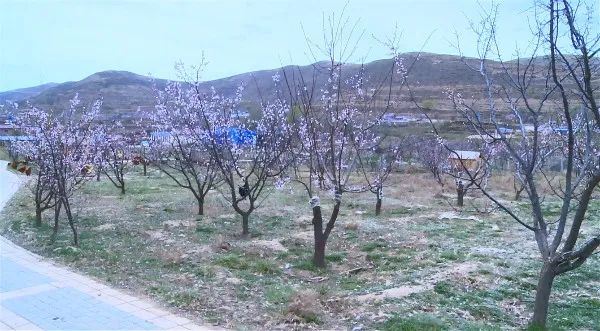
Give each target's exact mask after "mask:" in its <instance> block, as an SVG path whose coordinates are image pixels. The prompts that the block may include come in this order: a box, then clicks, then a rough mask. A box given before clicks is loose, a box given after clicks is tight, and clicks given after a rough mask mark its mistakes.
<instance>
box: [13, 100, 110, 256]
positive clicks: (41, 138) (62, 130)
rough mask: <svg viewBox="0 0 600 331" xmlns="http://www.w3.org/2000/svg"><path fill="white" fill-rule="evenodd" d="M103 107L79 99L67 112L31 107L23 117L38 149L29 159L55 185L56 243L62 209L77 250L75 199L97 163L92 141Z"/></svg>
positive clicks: (65, 110)
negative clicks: (73, 204) (73, 206)
mask: <svg viewBox="0 0 600 331" xmlns="http://www.w3.org/2000/svg"><path fill="white" fill-rule="evenodd" d="M101 105H102V103H101V102H100V101H96V102H94V103H93V104H92V105H90V106H89V107H85V106H82V105H81V103H80V100H79V98H78V96H77V95H75V97H74V98H73V99H71V101H70V104H69V107H67V108H66V109H63V110H52V111H45V110H42V109H40V108H36V107H31V108H30V109H27V110H24V111H23V112H21V115H20V123H22V125H23V127H24V131H25V133H26V134H27V135H28V136H30V137H31V138H32V140H33V141H34V142H35V143H34V144H32V146H34V145H35V146H36V147H35V148H30V149H28V150H26V151H25V155H27V156H28V157H29V158H30V159H31V160H32V161H33V162H34V163H39V164H42V165H43V166H44V167H47V168H46V169H48V170H47V176H49V178H51V179H50V180H51V181H52V182H53V185H54V200H55V202H54V203H55V214H56V217H55V224H54V232H53V239H54V238H56V234H57V231H58V215H59V214H60V212H61V209H62V210H64V213H65V214H66V217H67V221H68V223H69V226H70V228H71V231H72V233H73V243H74V245H76V246H77V245H78V244H79V239H78V232H77V220H76V219H75V217H74V215H73V211H72V205H71V198H72V196H73V194H75V193H76V192H77V190H78V189H79V188H80V187H81V185H82V184H83V183H84V182H85V181H86V180H87V179H88V178H89V173H88V170H89V168H90V166H89V165H90V163H91V162H92V161H93V153H92V150H93V149H92V145H91V140H90V137H91V135H92V131H93V125H94V121H95V119H96V115H97V114H98V112H99V111H100V107H101ZM36 165H37V164H36Z"/></svg>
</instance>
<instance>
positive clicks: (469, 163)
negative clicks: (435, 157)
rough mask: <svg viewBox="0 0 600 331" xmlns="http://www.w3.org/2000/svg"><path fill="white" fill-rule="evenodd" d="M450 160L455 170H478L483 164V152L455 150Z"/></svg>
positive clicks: (449, 157)
mask: <svg viewBox="0 0 600 331" xmlns="http://www.w3.org/2000/svg"><path fill="white" fill-rule="evenodd" d="M448 162H449V163H450V167H451V168H452V170H454V171H463V170H467V171H477V170H478V169H479V168H480V167H481V166H482V165H483V160H482V158H481V153H480V152H477V151H453V152H451V153H450V156H448Z"/></svg>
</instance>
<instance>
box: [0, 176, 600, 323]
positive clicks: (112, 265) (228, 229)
mask: <svg viewBox="0 0 600 331" xmlns="http://www.w3.org/2000/svg"><path fill="white" fill-rule="evenodd" d="M128 180H129V183H128V187H129V191H128V192H127V194H126V195H125V196H121V195H119V193H118V190H117V189H115V188H114V187H113V186H111V184H110V182H109V181H107V180H102V181H101V182H95V181H92V182H89V183H88V184H87V185H86V186H85V188H84V189H83V191H82V193H83V194H82V195H81V196H80V197H78V198H77V200H76V201H75V205H76V206H77V207H76V212H77V218H78V220H79V229H80V233H81V245H80V247H79V248H73V247H71V246H70V235H69V232H68V228H67V226H65V225H63V228H62V232H61V234H60V236H59V238H58V241H57V242H56V243H55V244H54V245H52V246H51V245H49V244H48V241H49V235H50V232H51V230H50V228H49V225H44V226H43V227H42V228H41V229H35V228H32V226H31V224H32V223H33V216H34V214H33V209H32V203H31V199H30V198H29V197H28V195H27V191H26V190H22V191H21V192H20V193H18V194H17V196H16V197H15V198H14V199H13V200H12V201H11V202H10V203H9V205H8V206H7V207H6V209H5V210H4V212H3V213H2V214H1V215H0V226H1V229H2V233H3V235H5V236H8V237H9V238H11V239H12V240H14V241H15V242H17V243H19V244H21V245H23V246H25V247H27V248H29V249H31V250H32V251H35V252H37V253H39V254H41V255H44V256H48V257H50V258H52V259H55V260H57V261H60V262H62V263H65V264H67V265H70V266H72V267H74V268H76V269H78V270H81V271H83V272H84V273H87V274H90V275H93V276H95V277H97V278H99V279H102V280H104V281H106V282H107V283H110V284H113V285H115V286H117V287H121V288H126V289H129V290H132V291H134V292H137V293H143V294H146V295H149V296H151V297H154V298H155V299H157V300H158V301H160V302H163V303H164V304H165V305H168V306H171V307H174V308H176V309H179V310H181V311H182V312H184V313H187V314H188V315H189V316H191V317H193V318H195V319H196V320H198V321H200V322H204V323H212V324H218V325H222V326H226V327H232V328H236V329H243V330H245V329H248V330H256V329H286V330H287V329H294V328H297V329H312V328H314V329H323V328H336V329H352V328H356V329H357V330H360V329H361V328H362V329H381V330H445V329H472V330H480V329H490V330H496V329H520V328H523V327H524V325H525V323H526V321H527V319H528V318H529V312H530V311H531V306H532V305H531V301H532V299H533V296H534V290H535V283H536V275H537V272H538V268H539V266H540V261H539V257H538V254H537V253H536V248H535V245H534V243H533V241H532V240H533V239H532V236H531V234H530V233H528V232H526V231H525V230H523V229H522V228H520V227H519V226H518V225H517V224H516V223H515V222H512V221H510V220H509V219H508V218H507V217H505V216H504V215H503V214H501V213H499V212H491V213H490V212H488V211H487V210H486V209H487V208H486V207H487V205H486V203H485V201H484V200H483V199H479V198H473V197H468V198H467V201H466V204H467V205H466V207H465V208H464V209H463V210H462V211H455V210H454V209H453V208H452V207H451V205H450V203H451V202H452V199H453V195H452V186H450V185H449V186H448V188H447V191H444V190H442V189H440V188H439V186H437V184H435V183H434V182H433V181H431V180H429V179H428V176H427V175H426V174H395V175H394V177H393V178H392V182H391V183H390V184H391V187H390V188H389V189H387V191H386V192H385V194H386V199H385V200H384V206H383V215H382V216H381V217H375V216H374V213H373V209H374V196H372V195H353V196H347V197H345V198H344V199H345V200H344V201H345V202H344V203H343V209H342V214H341V216H340V219H339V222H338V223H337V225H336V228H335V229H334V230H333V232H332V237H331V238H330V239H329V242H328V247H327V258H328V262H329V264H328V268H327V269H326V270H316V269H315V268H313V266H312V264H311V262H310V258H311V245H312V232H311V229H312V228H311V222H310V209H309V207H308V203H307V200H308V199H307V197H306V196H304V195H303V192H302V191H301V190H300V189H295V188H294V189H292V192H290V190H287V191H286V192H273V193H272V195H271V196H270V197H269V199H268V200H267V201H266V202H265V204H264V206H263V207H262V208H261V209H259V210H258V211H257V212H256V213H255V214H253V215H252V219H251V224H250V226H251V232H252V236H251V238H250V239H243V238H240V237H239V236H238V235H237V234H238V233H240V232H241V225H240V221H239V220H238V219H237V218H236V215H235V214H233V213H232V212H231V211H230V208H228V207H227V204H226V202H225V200H223V198H222V197H220V196H219V195H218V194H216V193H215V194H213V195H212V196H210V199H209V201H208V205H207V207H206V216H204V217H197V216H196V215H195V210H196V206H195V204H194V200H193V198H192V196H191V194H189V193H188V192H187V191H185V190H182V189H180V188H178V187H176V186H174V185H173V184H172V183H171V182H170V181H169V180H168V179H167V178H165V177H164V176H161V175H160V174H159V173H158V172H151V173H150V174H149V176H148V178H146V177H143V176H141V175H139V174H137V173H136V174H131V175H130V176H129V178H128ZM509 183H510V181H509V180H508V179H507V178H501V177H497V178H495V179H494V180H493V181H492V183H491V185H492V187H493V188H494V189H496V190H497V191H498V192H499V195H500V197H501V198H502V199H505V200H507V201H509V200H510V199H511V197H512V195H513V194H512V192H511V191H510V189H511V186H510V185H509ZM322 200H325V199H323V198H322ZM507 203H510V204H511V205H513V206H515V208H518V209H519V210H521V211H522V212H523V213H526V212H527V205H526V203H525V202H507ZM324 207H325V210H326V211H327V210H328V209H327V207H328V206H327V205H325V206H324ZM556 209H557V207H556V206H552V205H550V206H549V207H548V209H547V210H546V212H547V213H549V214H551V213H555V212H556ZM599 211H600V203H598V202H597V200H596V202H594V205H593V206H592V209H591V210H590V213H589V214H590V215H591V216H590V217H591V218H593V219H592V222H591V223H592V227H594V228H595V229H596V230H597V229H599V228H600V212H599ZM50 214H51V213H48V215H46V217H47V218H48V219H47V220H48V222H49V221H50V217H51V215H50ZM45 224H49V223H45ZM592 230H593V229H592V228H586V229H584V230H583V231H584V233H590V232H591V231H592ZM361 267H362V268H363V269H362V270H359V271H357V272H356V273H354V272H352V273H350V272H348V271H350V270H353V269H356V268H361ZM599 269H600V259H598V258H597V257H596V258H592V259H590V261H588V263H586V264H585V265H584V266H583V267H582V268H580V269H578V270H577V271H575V272H573V273H570V274H567V275H565V276H561V277H560V278H558V279H557V281H556V283H555V287H554V288H555V291H554V292H553V297H552V305H551V308H550V321H549V325H550V327H551V328H552V329H557V330H573V329H596V330H600V292H599V288H600V273H599V272H598V270H599Z"/></svg>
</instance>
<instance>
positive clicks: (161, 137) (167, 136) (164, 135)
mask: <svg viewBox="0 0 600 331" xmlns="http://www.w3.org/2000/svg"><path fill="white" fill-rule="evenodd" d="M171 138H172V136H171V132H168V131H154V132H151V133H150V140H152V141H163V142H168V141H170V140H171Z"/></svg>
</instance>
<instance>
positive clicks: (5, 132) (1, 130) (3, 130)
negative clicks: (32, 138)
mask: <svg viewBox="0 0 600 331" xmlns="http://www.w3.org/2000/svg"><path fill="white" fill-rule="evenodd" d="M19 129H20V128H19V127H18V126H16V125H14V124H12V123H11V122H9V121H6V122H5V123H4V124H0V136H13V135H16V134H17V132H18V131H19Z"/></svg>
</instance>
